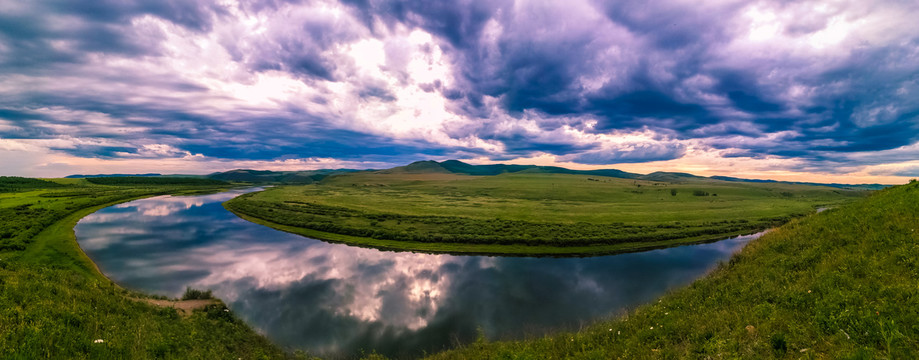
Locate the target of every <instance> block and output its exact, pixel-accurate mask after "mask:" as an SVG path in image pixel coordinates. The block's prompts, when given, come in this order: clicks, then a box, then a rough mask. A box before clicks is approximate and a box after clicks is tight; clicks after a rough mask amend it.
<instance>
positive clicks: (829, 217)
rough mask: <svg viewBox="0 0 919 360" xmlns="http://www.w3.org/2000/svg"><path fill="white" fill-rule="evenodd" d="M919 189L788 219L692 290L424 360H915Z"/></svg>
mask: <svg viewBox="0 0 919 360" xmlns="http://www.w3.org/2000/svg"><path fill="white" fill-rule="evenodd" d="M917 204H919V183H916V182H913V183H910V184H909V185H903V186H898V187H894V188H889V189H886V190H881V191H879V192H877V193H876V194H874V195H872V196H871V197H870V198H868V199H864V200H860V201H857V202H855V203H852V204H848V205H845V206H842V207H840V208H837V209H831V210H828V211H825V212H822V213H819V214H816V215H813V216H808V217H806V218H803V219H800V220H793V221H792V222H790V223H789V224H786V225H785V226H782V227H780V228H778V229H776V230H774V231H772V232H770V233H768V234H766V235H764V236H763V237H761V238H759V239H757V240H755V241H753V242H751V243H750V244H749V245H747V246H746V247H745V248H744V249H743V251H741V252H740V253H739V254H737V255H735V256H734V257H733V258H732V259H731V261H730V262H728V263H725V264H722V265H721V266H720V267H719V268H718V269H717V270H715V271H714V272H713V273H711V274H710V275H709V276H707V277H705V278H703V279H701V280H699V281H696V282H695V283H693V284H692V285H691V286H689V287H687V288H684V289H680V290H676V291H675V292H673V293H671V294H668V295H666V296H664V297H663V298H662V299H660V300H659V301H658V302H656V303H652V304H649V305H645V306H641V307H639V308H638V309H636V310H634V311H630V312H628V313H627V314H624V315H623V316H622V317H619V318H616V319H613V320H608V321H602V322H599V323H597V324H594V325H592V326H589V327H587V328H585V329H583V330H582V331H579V332H576V333H561V334H556V335H552V336H547V337H544V338H538V339H532V340H529V341H516V342H493V343H489V342H486V341H484V340H482V341H479V342H477V343H474V344H471V345H468V346H465V347H463V348H460V349H457V350H454V351H449V352H445V353H441V354H436V355H434V356H431V357H430V358H432V359H548V358H553V359H562V358H579V359H615V358H623V359H631V358H636V359H642V358H647V359H684V358H686V359H709V358H727V359H735V358H736V359H756V358H780V359H915V358H917V357H919V286H917V284H919V207H917Z"/></svg>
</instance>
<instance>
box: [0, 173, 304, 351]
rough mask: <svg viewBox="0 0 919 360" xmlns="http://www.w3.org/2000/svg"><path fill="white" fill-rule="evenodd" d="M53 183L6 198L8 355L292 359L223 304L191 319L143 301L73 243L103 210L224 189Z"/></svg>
mask: <svg viewBox="0 0 919 360" xmlns="http://www.w3.org/2000/svg"><path fill="white" fill-rule="evenodd" d="M51 181H53V182H55V185H51V186H45V185H46V184H43V183H41V182H34V181H21V180H17V182H16V185H17V186H20V187H23V186H25V187H27V188H18V189H13V191H7V192H5V193H2V194H0V358H2V359H39V358H50V359H230V358H232V359H237V358H243V359H269V358H270V359H275V358H290V357H293V355H290V354H287V353H285V352H284V351H283V350H282V349H280V348H278V347H277V346H275V345H273V344H271V343H270V342H269V341H268V340H267V339H265V338H264V337H262V336H260V335H258V334H257V333H255V332H254V331H253V330H252V329H251V328H249V327H248V326H247V325H246V324H244V323H243V322H241V321H240V320H238V319H237V318H236V317H235V316H234V315H233V314H232V312H229V311H228V309H226V307H225V306H224V305H223V304H222V303H220V302H219V301H218V302H216V303H215V304H212V305H208V306H207V307H205V308H204V310H199V311H195V312H194V313H193V314H192V315H191V316H189V317H187V318H182V317H180V316H179V314H178V313H177V312H176V310H175V309H173V308H164V307H156V306H153V305H150V304H147V303H145V302H139V301H135V300H134V299H136V298H142V297H145V295H144V294H138V293H134V292H131V291H128V290H126V289H122V288H120V287H118V286H116V285H115V284H113V283H112V282H111V281H109V280H108V279H106V278H105V277H104V276H103V275H102V274H101V273H100V272H99V271H98V270H97V269H96V268H95V265H94V264H93V263H92V261H91V260H90V259H89V258H88V257H87V256H86V255H85V254H84V253H83V252H82V251H81V250H80V248H79V246H78V245H77V242H76V239H75V238H74V234H73V226H74V225H75V224H76V222H77V221H79V219H80V218H82V217H83V216H86V215H88V214H90V213H92V212H94V211H96V210H98V209H100V208H102V207H106V206H110V205H113V204H117V203H120V202H125V201H129V200H132V199H138V198H143V197H149V196H156V195H163V194H194V193H201V192H213V191H219V190H221V189H223V188H220V187H213V186H188V185H183V186H177V185H171V186H163V185H146V186H119V187H113V186H104V185H92V184H89V183H87V182H85V181H82V180H80V181H73V180H72V179H68V181H61V182H58V181H57V179H52V180H51ZM199 297H200V296H199ZM299 357H305V356H299Z"/></svg>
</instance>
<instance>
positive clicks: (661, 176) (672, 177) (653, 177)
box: [637, 171, 707, 182]
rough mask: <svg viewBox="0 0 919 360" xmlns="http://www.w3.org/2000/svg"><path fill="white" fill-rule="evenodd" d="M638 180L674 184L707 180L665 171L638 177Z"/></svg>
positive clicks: (702, 177) (701, 177)
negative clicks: (689, 180)
mask: <svg viewBox="0 0 919 360" xmlns="http://www.w3.org/2000/svg"><path fill="white" fill-rule="evenodd" d="M637 179H639V180H648V181H661V182H675V181H683V180H687V179H707V178H706V177H704V176H697V175H693V174H687V173H680V172H666V171H657V172H653V173H650V174H648V175H640V176H638V177H637Z"/></svg>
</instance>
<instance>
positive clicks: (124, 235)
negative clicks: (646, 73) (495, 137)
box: [75, 191, 752, 357]
mask: <svg viewBox="0 0 919 360" xmlns="http://www.w3.org/2000/svg"><path fill="white" fill-rule="evenodd" d="M239 193H240V192H238V191H237V192H229V193H221V194H214V195H206V196H195V197H169V196H163V197H156V198H150V199H144V200H138V201H133V202H130V203H125V204H121V205H117V206H113V207H109V208H106V209H102V210H100V211H99V212H97V213H95V214H92V215H90V216H87V217H86V218H84V219H83V220H81V221H80V223H79V224H78V225H77V227H76V228H75V230H76V234H77V237H78V239H79V242H80V245H81V246H82V247H83V249H84V250H85V251H86V253H87V254H88V255H89V256H90V257H91V258H92V259H93V260H94V261H95V262H96V263H97V264H98V265H99V267H100V268H101V269H102V271H103V272H104V273H105V274H106V275H107V276H109V277H110V278H111V279H113V280H114V281H116V282H118V283H119V284H121V285H123V286H125V287H129V288H134V289H138V290H143V291H147V292H151V293H156V294H165V295H169V296H180V295H181V293H182V292H183V291H184V290H185V287H186V286H191V287H195V288H201V289H213V290H214V292H215V294H216V295H217V296H219V297H220V298H222V299H223V300H224V301H225V302H226V303H227V304H228V305H229V306H230V308H231V309H233V311H235V312H236V313H237V314H238V315H239V316H240V317H241V318H243V319H244V320H246V321H247V322H248V323H249V324H251V325H252V326H253V327H255V328H257V329H259V330H260V331H261V332H263V333H265V334H267V335H268V336H269V337H270V338H271V339H272V340H274V341H276V342H278V343H280V344H282V345H284V346H288V347H294V348H301V349H305V350H308V351H310V352H312V353H319V354H324V355H340V356H346V357H348V356H354V355H357V354H360V352H361V351H362V350H363V351H364V352H366V353H369V352H370V351H372V350H376V351H378V352H380V353H383V354H387V355H391V356H398V357H411V356H414V355H418V354H420V353H421V352H422V351H428V352H430V351H436V350H439V349H443V348H445V347H452V346H454V345H456V344H458V343H466V342H469V341H471V340H472V339H474V338H475V336H476V332H477V329H482V330H483V331H484V332H485V334H486V335H487V336H488V337H489V338H492V339H495V338H523V337H526V336H538V335H542V334H544V333H545V332H547V331H551V330H558V329H576V328H577V327H578V326H580V325H582V324H586V323H589V322H590V321H592V320H595V319H597V318H599V317H603V316H608V315H610V314H614V313H616V312H618V311H621V310H622V309H624V308H627V307H632V306H635V305H638V304H641V303H644V302H648V301H651V300H652V299H654V298H655V297H658V296H660V295H661V294H662V293H664V292H665V291H667V290H668V289H670V288H673V287H675V286H680V285H684V284H687V283H689V282H690V281H692V280H693V279H696V278H698V277H699V276H701V275H703V274H704V273H705V272H706V271H708V270H710V269H711V268H713V267H714V266H715V265H716V264H717V262H718V261H721V260H726V259H727V258H729V257H730V254H731V253H733V252H734V251H737V250H738V249H740V247H742V246H743V244H745V243H746V242H747V241H749V239H750V238H752V236H748V237H741V238H737V239H730V240H725V241H721V242H718V243H711V244H703V245H693V246H684V247H678V248H670V249H662V250H654V251H647V252H641V253H631V254H622V255H615V256H602V257H593V258H563V259H554V258H517V257H487V256H452V255H430V254H416V253H410V252H389V251H379V250H374V249H365V248H358V247H350V246H346V245H341V244H329V243H325V242H322V241H317V240H312V239H307V238H304V237H301V236H297V235H292V234H287V233H284V232H280V231H275V230H272V229H270V228H267V227H264V226H260V225H256V224H253V223H250V222H247V221H244V220H242V219H239V218H237V217H236V216H235V215H233V214H232V213H230V212H228V211H226V210H224V209H223V207H222V206H221V202H223V201H225V200H228V199H230V198H232V197H233V196H235V195H237V194H239Z"/></svg>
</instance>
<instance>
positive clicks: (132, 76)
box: [0, 0, 919, 167]
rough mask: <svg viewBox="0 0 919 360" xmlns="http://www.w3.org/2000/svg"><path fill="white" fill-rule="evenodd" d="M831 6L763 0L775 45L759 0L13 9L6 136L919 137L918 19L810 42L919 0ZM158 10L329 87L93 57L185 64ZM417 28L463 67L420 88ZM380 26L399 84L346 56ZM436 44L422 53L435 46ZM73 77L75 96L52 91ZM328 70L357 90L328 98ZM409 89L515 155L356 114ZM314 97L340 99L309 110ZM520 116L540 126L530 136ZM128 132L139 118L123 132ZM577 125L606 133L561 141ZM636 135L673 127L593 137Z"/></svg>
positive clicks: (813, 151)
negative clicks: (229, 99) (235, 90)
mask: <svg viewBox="0 0 919 360" xmlns="http://www.w3.org/2000/svg"><path fill="white" fill-rule="evenodd" d="M327 5H328V6H327ZM830 5H832V6H829V5H828V10H827V13H825V14H820V13H817V12H813V11H804V10H806V9H804V8H803V7H800V6H799V4H796V3H793V2H777V3H764V4H760V6H759V7H758V8H757V9H758V11H759V10H762V11H764V12H769V11H778V12H784V13H783V15H785V16H783V17H777V18H776V19H777V20H775V21H776V24H777V25H776V26H778V28H777V29H776V31H775V33H776V36H788V37H792V38H793V39H786V40H783V41H779V40H775V39H773V40H769V41H766V42H764V43H762V44H759V45H757V44H754V43H752V42H748V41H747V40H746V39H745V38H746V37H747V36H748V35H749V32H750V30H751V28H750V26H751V25H753V23H754V22H755V21H754V20H751V19H749V18H747V17H746V16H747V15H748V12H749V10H750V6H749V4H746V3H736V4H685V3H682V2H677V1H669V0H653V1H646V2H606V1H587V2H570V3H564V4H563V3H553V2H542V3H534V2H514V1H510V0H500V1H485V0H464V1H456V2H431V1H422V0H404V1H403V0H344V1H342V3H341V5H340V7H339V5H337V4H334V3H329V4H324V3H318V2H310V1H299V0H254V1H245V2H243V3H242V4H240V5H239V8H237V9H230V8H226V7H225V6H229V5H222V4H221V3H220V2H218V1H216V0H194V1H180V0H163V1H142V0H100V1H92V2H78V3H75V2H72V1H64V0H45V1H36V2H29V3H28V4H24V5H18V6H11V7H9V10H8V11H4V12H2V13H0V79H3V80H4V82H6V81H10V80H15V81H17V82H16V83H15V84H17V85H18V86H19V87H20V89H18V90H6V91H5V92H4V94H5V95H6V96H5V97H4V99H2V100H0V120H3V121H4V124H6V125H7V126H4V127H0V136H2V137H4V138H8V139H11V138H19V139H30V138H31V139H54V138H56V137H60V136H64V135H68V136H74V137H78V138H86V139H96V140H94V141H95V142H93V141H86V142H85V143H88V144H94V145H81V146H77V147H62V148H61V149H62V151H66V152H69V153H72V154H75V155H79V156H98V157H117V156H121V155H119V154H124V153H128V154H136V152H137V150H136V148H137V147H138V146H141V145H145V144H154V143H155V144H167V145H170V146H173V147H175V148H177V149H181V150H183V151H190V152H192V153H196V154H198V153H200V154H205V155H208V156H215V157H221V158H230V159H280V158H291V157H305V156H320V157H334V158H342V159H347V158H375V159H390V160H392V161H395V162H403V161H411V160H415V159H413V158H412V157H418V156H421V157H439V156H454V155H469V154H475V155H477V156H485V157H488V158H491V159H507V158H514V157H520V156H533V155H538V154H540V153H547V154H553V155H558V156H563V157H565V158H566V159H570V160H571V161H575V162H580V163H585V164H606V163H622V162H641V161H653V160H667V159H674V158H679V157H681V156H683V154H684V153H685V151H686V149H685V146H686V145H685V144H684V145H680V144H679V142H680V141H687V140H693V139H699V140H700V141H701V143H704V144H706V145H707V146H709V147H711V148H713V149H720V150H725V151H727V154H728V155H726V156H729V157H750V158H763V157H767V156H771V155H775V156H780V157H787V158H796V159H801V160H803V161H804V162H806V163H807V164H808V165H805V166H814V167H820V166H821V165H819V164H818V163H820V162H827V163H834V164H835V162H837V161H843V160H844V159H846V158H848V157H849V155H850V154H853V153H862V152H876V151H884V150H890V149H896V148H899V147H903V146H907V145H911V144H915V143H916V142H917V141H919V121H917V118H919V97H917V96H915V94H916V93H919V62H917V57H916V53H917V49H919V34H916V33H915V32H908V31H907V32H903V31H901V30H900V29H898V28H897V26H900V22H895V21H893V22H891V24H893V25H890V27H889V28H885V29H886V30H885V31H888V32H890V33H891V34H899V35H900V36H894V35H891V37H895V40H891V39H887V38H885V37H883V36H881V34H880V33H879V34H875V35H876V36H875V35H872V34H871V32H878V30H877V29H874V28H865V29H864V32H868V33H869V34H868V35H863V34H862V33H855V32H853V33H852V34H850V36H851V37H852V38H853V39H858V40H860V41H861V42H860V43H857V44H856V42H855V41H854V40H852V41H849V42H846V41H843V42H841V43H839V44H836V45H834V44H829V45H822V46H824V48H822V49H817V50H813V49H810V48H808V46H809V45H807V43H808V41H811V40H813V39H808V38H806V37H808V36H811V35H814V34H816V33H817V32H819V31H823V30H827V29H829V27H830V26H833V22H832V21H829V19H830V18H832V17H834V16H836V18H837V19H843V20H844V21H859V20H861V19H864V18H866V17H870V16H873V15H876V13H878V11H879V9H885V8H886V7H890V8H894V7H896V9H898V10H900V11H899V12H901V13H909V12H919V8H917V6H916V5H909V4H901V3H893V2H891V3H886V2H881V3H875V4H872V5H865V4H857V3H851V4H830ZM329 9H331V10H329ZM342 9H344V11H343V12H342V11H340V10H342ZM326 10H328V11H326ZM240 14H242V15H240ZM247 16H251V18H248V19H247V21H255V20H257V21H259V22H261V24H262V26H261V27H260V28H259V31H253V32H247V30H243V29H248V28H246V27H245V26H234V23H233V22H238V21H241V20H242V18H245V17H247ZM147 17H149V18H154V19H158V20H161V21H164V22H167V23H169V24H171V26H173V28H172V29H179V30H180V32H181V34H182V35H183V36H187V37H198V38H199V39H205V37H207V39H208V41H210V40H214V39H216V40H214V41H216V42H217V43H218V44H214V45H219V46H214V48H215V49H213V53H209V52H202V54H204V56H211V55H213V56H215V59H220V57H219V56H218V55H225V54H224V53H222V52H223V51H225V52H226V55H229V57H230V60H231V61H232V62H234V63H233V64H232V65H233V66H237V65H238V67H239V69H237V70H232V71H230V70H226V71H225V70H224V66H223V65H222V64H216V63H208V64H205V66H207V67H208V69H206V70H207V71H205V72H199V73H197V74H202V73H207V74H208V76H212V77H225V78H221V79H220V81H224V82H233V81H236V82H237V83H242V84H251V83H252V82H254V81H256V80H255V79H256V78H258V77H259V76H262V75H265V74H274V73H285V75H289V76H291V77H293V78H295V79H298V80H300V81H301V82H302V83H303V84H305V85H307V86H309V87H312V88H314V89H317V90H316V93H315V94H310V95H309V97H308V98H305V99H291V100H287V101H279V102H278V106H277V108H276V109H273V110H265V109H247V108H232V109H231V108H224V109H216V110H219V111H212V110H215V109H209V108H205V107H202V106H199V105H198V104H197V102H198V101H199V100H200V99H215V98H217V97H219V96H224V95H218V94H216V91H215V88H219V86H217V85H213V83H212V82H211V83H209V82H207V81H206V79H204V80H202V79H197V78H193V77H192V76H190V77H185V78H183V77H182V75H176V76H164V74H163V73H162V72H159V73H157V72H154V71H151V70H150V69H146V68H138V69H137V70H136V71H123V70H122V71H119V70H117V69H114V68H113V69H98V68H97V69H92V67H93V66H98V64H99V63H103V64H106V62H100V61H99V59H113V58H114V59H125V60H131V61H136V62H138V63H143V62H144V61H147V63H149V64H155V65H151V68H157V67H158V66H160V67H166V66H167V65H163V64H169V63H170V60H171V59H168V58H167V57H168V56H171V55H175V52H176V51H183V49H176V48H175V47H172V46H171V44H165V43H164V41H165V40H166V39H167V38H168V36H167V35H168V34H167V32H172V31H173V30H168V29H167V28H168V27H166V28H160V27H159V26H158V25H151V24H150V22H145V21H141V19H143V18H147ZM894 20H896V19H894ZM867 23H869V24H870V23H871V22H870V21H868V22H867ZM223 25H228V26H223ZM235 25H238V24H235ZM406 29H407V30H409V31H411V30H414V29H420V30H424V31H425V32H427V33H430V34H432V35H433V36H434V37H435V40H436V42H437V44H438V45H440V48H441V50H442V51H443V53H444V58H445V59H446V60H445V61H447V63H448V65H449V68H450V70H451V71H452V73H451V74H449V76H448V77H445V78H443V79H436V80H432V79H425V80H424V82H423V83H422V82H420V81H419V83H417V84H415V83H411V81H410V78H411V77H410V76H408V74H407V72H408V70H407V64H408V63H409V62H410V60H411V55H412V52H413V51H421V50H418V49H414V48H412V47H411V46H408V45H406V44H407V43H406V42H403V43H386V40H387V38H388V37H391V36H394V35H393V34H401V33H403V32H404V31H405V30H406ZM859 29H861V28H859ZM250 30H251V29H250ZM897 31H900V32H897ZM173 35H175V34H173ZM860 36H861V37H860ZM872 36H874V37H872ZM367 39H374V40H380V41H382V42H384V43H385V44H383V45H384V52H385V57H386V59H385V64H384V65H381V66H380V68H381V69H380V70H381V71H383V72H385V73H386V74H389V75H391V76H392V77H393V79H394V80H393V81H389V80H386V81H384V80H381V79H379V78H374V77H373V76H372V75H366V74H363V73H362V72H361V71H358V68H359V67H360V66H359V64H356V62H357V63H360V60H362V59H352V58H351V57H350V56H348V55H347V54H346V53H347V51H348V49H349V47H351V46H353V45H354V44H355V43H357V42H358V41H360V40H367ZM847 41H848V40H847ZM188 46H192V45H188ZM194 46H197V45H194ZM413 46H414V45H413ZM202 47H204V46H202ZM434 48H436V46H427V47H426V48H425V49H423V51H421V52H423V53H425V54H427V55H429V56H430V55H431V54H432V53H433V50H432V49H434ZM215 54H216V55H215ZM218 61H219V60H218ZM429 65H431V64H430V63H429ZM168 66H174V67H183V66H186V65H185V64H184V63H181V62H177V63H175V64H170V65H168ZM227 68H230V66H227ZM157 69H161V68H157ZM234 69H235V68H234ZM166 70H167V71H168V70H169V69H166ZM227 73H230V74H227ZM22 77H26V80H23V79H22ZM29 77H32V78H29ZM65 78H66V80H60V81H62V83H61V84H60V85H61V86H60V89H57V88H56V87H55V86H48V84H47V83H49V82H51V83H53V81H58V79H65ZM29 80H32V82H31V83H30V81H29ZM64 81H77V82H83V84H81V85H84V84H85V85H86V89H87V90H86V91H85V92H77V93H74V91H73V89H74V88H76V87H72V86H65V85H67V84H66V83H64ZM328 83H338V84H335V85H336V86H340V87H341V88H345V90H342V91H341V92H335V91H326V90H328V89H327V88H323V86H324V84H328ZM205 84H206V85H205ZM37 85H43V86H37ZM10 86H16V85H10ZM400 87H414V88H417V89H421V90H422V91H424V92H425V94H439V95H440V96H443V97H444V98H445V99H446V100H447V102H448V105H447V110H448V111H449V112H453V113H454V115H456V117H457V118H459V120H450V121H449V122H448V123H447V124H446V125H444V126H443V128H442V129H440V128H439V129H426V130H430V131H435V132H441V133H442V134H446V135H447V136H449V137H452V138H453V140H458V139H477V140H484V141H487V142H489V143H491V144H496V145H497V147H496V148H500V149H504V150H503V151H494V150H491V151H486V150H483V149H482V148H479V147H473V146H469V147H463V146H455V145H444V144H443V143H436V142H434V140H430V139H427V138H425V139H417V138H403V136H404V135H405V134H397V133H391V134H389V133H385V134H383V135H381V130H380V129H361V128H360V126H357V125H355V124H354V122H355V121H358V120H364V121H371V122H372V121H373V120H367V119H352V118H351V117H353V116H356V115H354V113H353V112H351V113H349V111H351V110H353V109H352V108H353V107H356V106H357V105H355V104H353V103H349V102H343V101H342V99H341V98H340V97H343V96H350V97H353V98H355V99H356V100H350V99H349V101H353V102H358V103H361V104H380V105H379V106H380V107H381V108H385V109H384V110H380V113H395V112H396V111H394V109H395V108H396V107H398V106H400V103H401V100H411V99H401V98H399V97H400V96H402V94H403V93H404V92H401V91H400V90H401V89H400ZM65 89H66V90H65ZM100 89H104V90H100ZM161 94H165V95H161ZM343 94H344V95H343ZM129 98H130V100H128V99H129ZM298 101H302V102H309V103H312V104H314V105H321V106H322V107H324V108H323V109H319V110H317V109H316V107H310V106H300V105H299V104H298V105H290V104H291V103H297V102H298ZM301 108H303V109H306V108H309V109H311V110H310V111H306V110H303V111H300V110H297V109H301ZM48 109H64V110H70V111H85V112H91V113H93V114H102V115H104V116H106V117H108V118H110V119H111V122H112V124H111V126H110V127H109V129H105V128H104V126H103V125H99V124H98V123H96V124H95V125H94V124H93V123H92V122H91V121H89V120H81V119H80V118H79V117H73V116H71V117H70V118H66V119H65V118H64V117H62V116H61V115H60V114H57V113H55V112H54V111H48ZM514 122H519V123H524V122H527V123H529V125H528V127H527V128H526V129H523V128H522V127H521V125H520V124H516V125H515V124H512V123H514ZM435 123H436V122H435ZM533 125H535V127H534V126H533ZM117 127H124V128H125V129H127V128H131V131H130V132H125V133H124V134H120V135H115V134H112V132H111V131H110V130H111V128H117ZM64 128H67V129H69V130H67V131H69V132H70V133H68V134H65V133H64V130H61V129H64ZM138 129H139V130H138ZM570 129H575V130H577V131H579V132H581V133H584V134H585V135H588V136H584V137H580V138H579V137H574V136H563V135H560V134H561V133H562V132H563V131H562V130H570ZM106 130H109V131H106ZM635 131H637V132H650V133H654V134H658V135H660V136H662V137H661V139H655V140H654V141H659V142H660V143H659V144H653V143H647V144H631V143H629V144H627V145H623V146H622V147H620V148H615V147H614V146H613V145H610V144H600V143H599V142H596V141H595V140H584V139H590V136H589V135H600V134H617V133H629V132H635ZM776 134H784V135H776ZM414 136H417V135H414ZM664 136H665V137H666V141H664V140H663V139H664ZM98 139H109V140H112V141H108V142H102V141H98ZM358 144H359V145H358ZM131 146H134V147H135V148H133V150H132V148H131ZM862 161H866V164H867V161H868V160H862ZM872 161H873V160H872Z"/></svg>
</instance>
